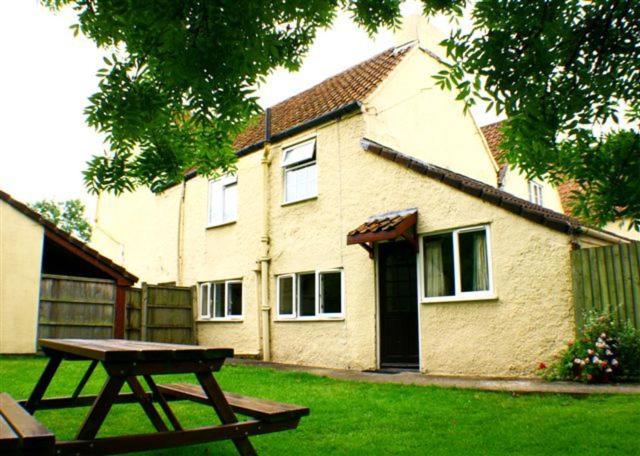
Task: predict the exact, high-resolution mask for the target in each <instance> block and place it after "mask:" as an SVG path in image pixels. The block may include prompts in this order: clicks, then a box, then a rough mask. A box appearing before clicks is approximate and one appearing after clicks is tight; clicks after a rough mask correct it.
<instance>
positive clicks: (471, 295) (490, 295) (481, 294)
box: [418, 224, 497, 304]
mask: <svg viewBox="0 0 640 456" xmlns="http://www.w3.org/2000/svg"><path fill="white" fill-rule="evenodd" d="M482 230H484V231H485V233H486V247H487V271H488V274H489V289H488V290H483V291H471V292H462V291H461V288H462V287H461V278H460V255H459V241H458V235H459V234H460V233H469V232H474V231H482ZM446 233H451V235H452V240H453V265H454V281H455V286H454V293H455V294H454V295H453V296H432V297H427V296H424V290H425V286H424V285H425V284H424V270H423V264H424V242H423V238H424V237H426V236H433V235H437V234H446ZM418 240H419V246H418V247H419V256H418V263H419V265H420V269H419V274H420V276H419V277H418V289H419V295H418V297H419V299H418V301H419V302H420V303H422V304H430V303H439V302H464V301H488V300H493V299H497V295H496V293H495V285H494V283H493V255H492V247H491V229H490V226H489V224H485V225H476V226H471V227H465V228H454V229H451V230H444V231H437V232H433V233H422V234H420V235H419V236H418Z"/></svg>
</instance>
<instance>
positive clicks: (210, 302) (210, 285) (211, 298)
mask: <svg viewBox="0 0 640 456" xmlns="http://www.w3.org/2000/svg"><path fill="white" fill-rule="evenodd" d="M233 283H239V284H240V286H242V279H230V280H212V281H210V282H201V283H200V287H199V289H200V296H199V300H198V305H199V306H200V307H199V308H198V314H199V321H242V320H243V319H244V289H243V290H242V302H241V303H240V306H241V309H242V313H241V314H240V315H229V308H230V305H231V303H230V302H229V285H230V284H233ZM218 284H222V285H223V287H224V305H223V307H222V308H223V310H224V316H223V317H216V316H215V305H216V303H215V292H214V289H215V285H218ZM205 288H206V289H207V312H206V314H205V313H203V312H202V301H201V300H202V293H203V291H202V290H204V289H205Z"/></svg>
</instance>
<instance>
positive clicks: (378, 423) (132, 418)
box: [0, 357, 640, 455]
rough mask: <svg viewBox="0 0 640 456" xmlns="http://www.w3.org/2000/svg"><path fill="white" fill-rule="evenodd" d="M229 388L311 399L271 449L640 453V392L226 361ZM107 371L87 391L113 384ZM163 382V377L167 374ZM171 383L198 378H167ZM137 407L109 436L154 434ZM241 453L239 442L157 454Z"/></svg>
mask: <svg viewBox="0 0 640 456" xmlns="http://www.w3.org/2000/svg"><path fill="white" fill-rule="evenodd" d="M45 362H46V360H45V359H44V358H39V357H0V391H7V392H9V393H10V394H11V395H12V396H13V397H14V398H16V399H22V398H26V397H27V396H28V394H29V393H30V390H31V388H32V387H33V385H34V384H35V382H36V380H37V378H38V376H39V375H40V373H41V371H42V369H43V368H44V365H45ZM86 365H87V364H86V363H84V362H73V363H71V362H67V363H64V362H63V364H62V366H61V368H60V370H59V372H58V376H57V377H55V378H54V381H53V383H52V385H51V387H50V390H49V392H48V395H66V394H70V393H71V392H72V391H73V389H74V388H75V386H76V384H77V382H78V380H79V379H80V377H81V376H82V374H83V373H84V370H85V368H86ZM216 377H217V379H218V381H219V382H220V384H221V386H222V388H223V389H225V390H228V391H233V392H238V393H243V394H247V395H253V396H257V397H262V398H267V399H273V400H279V401H285V402H292V403H298V404H302V405H306V406H309V407H310V408H311V415H310V416H308V417H306V418H303V419H302V421H301V423H300V427H299V428H298V429H297V430H295V431H286V432H280V433H275V434H269V435H263V436H257V437H253V438H252V439H251V440H252V442H253V444H254V445H255V447H256V449H257V451H258V453H261V454H305V455H308V454H452V455H459V454H465V455H469V454H545V455H547V454H562V455H570V454H576V455H584V454H590V455H597V454H603V455H604V454H607V455H611V454H640V439H638V438H637V433H638V429H640V397H639V396H622V395H616V396H589V397H581V398H577V397H571V396H563V395H512V394H508V393H491V392H477V391H470V390H455V389H442V388H437V387H424V386H405V385H393V384H370V383H360V382H345V381H339V380H333V379H328V378H323V377H317V376H313V375H310V374H304V373H295V372H281V371H275V370H272V369H267V368H261V367H255V366H232V365H227V366H225V367H223V369H222V370H221V372H219V373H218V374H217V375H216ZM104 378H105V375H104V372H103V371H102V369H97V370H96V372H95V374H94V376H93V378H92V379H91V380H90V382H89V383H88V385H87V387H86V389H85V393H90V392H93V393H95V392H97V391H98V390H99V388H100V386H101V385H102V382H103V381H104ZM157 380H158V379H157ZM160 380H161V381H163V382H164V381H165V380H166V381H167V382H168V381H194V379H193V377H192V376H184V375H179V376H167V377H166V378H162V379H160ZM172 407H173V409H174V411H175V412H176V415H177V416H178V418H179V419H180V420H181V422H182V424H183V425H184V426H185V427H192V426H199V425H207V424H212V423H213V422H215V421H216V420H215V419H214V418H213V417H212V411H211V409H208V408H206V407H205V406H202V405H198V404H192V403H188V402H174V403H172ZM86 412H87V408H77V409H66V410H43V411H39V412H37V415H36V416H37V417H38V419H39V420H41V421H42V422H43V423H44V424H45V425H46V426H48V427H49V428H50V429H51V430H53V431H54V432H55V433H56V437H57V438H59V439H69V438H72V437H73V435H74V433H75V431H77V429H78V426H79V424H80V423H81V421H82V418H83V417H84V415H85V414H86ZM151 431H152V428H151V425H150V424H149V422H148V420H147V418H146V416H145V415H144V414H143V412H142V411H141V409H140V407H139V406H138V405H136V404H126V405H125V404H122V405H116V406H115V407H114V408H113V409H112V411H111V413H110V415H109V416H108V417H107V420H106V421H105V423H104V425H103V428H102V429H101V431H100V434H99V435H100V436H108V435H119V434H126V433H140V432H151ZM213 453H215V454H236V453H235V449H234V447H233V445H232V444H231V443H229V442H215V443H210V444H207V445H198V446H191V447H182V448H178V449H171V450H166V451H164V452H156V453H154V454H163V455H171V454H193V455H202V454H213Z"/></svg>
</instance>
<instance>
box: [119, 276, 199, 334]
mask: <svg viewBox="0 0 640 456" xmlns="http://www.w3.org/2000/svg"><path fill="white" fill-rule="evenodd" d="M194 290H195V289H194V288H190V287H176V286H165V285H149V284H146V283H143V284H142V288H139V289H138V288H134V289H131V290H130V291H129V292H128V294H127V303H128V304H127V328H126V331H127V337H128V338H130V339H134V340H144V341H148V342H167V343H174V344H192V343H195V342H196V338H195V321H194V317H193V299H194V293H195V291H194Z"/></svg>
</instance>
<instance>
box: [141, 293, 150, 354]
mask: <svg viewBox="0 0 640 456" xmlns="http://www.w3.org/2000/svg"><path fill="white" fill-rule="evenodd" d="M148 303H149V289H148V285H147V282H142V287H141V291H140V340H141V341H143V342H144V341H146V340H147V304H148Z"/></svg>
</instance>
